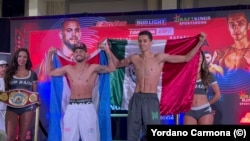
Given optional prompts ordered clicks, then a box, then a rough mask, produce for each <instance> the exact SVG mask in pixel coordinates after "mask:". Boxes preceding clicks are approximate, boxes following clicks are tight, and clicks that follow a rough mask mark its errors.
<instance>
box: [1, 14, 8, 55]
mask: <svg viewBox="0 0 250 141" xmlns="http://www.w3.org/2000/svg"><path fill="white" fill-rule="evenodd" d="M0 31H1V34H0V52H6V53H10V19H9V18H0Z"/></svg>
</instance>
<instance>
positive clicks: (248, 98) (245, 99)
mask: <svg viewBox="0 0 250 141" xmlns="http://www.w3.org/2000/svg"><path fill="white" fill-rule="evenodd" d="M239 98H240V100H241V102H240V105H243V106H244V105H247V106H249V105H250V94H247V93H246V92H245V91H240V92H239Z"/></svg>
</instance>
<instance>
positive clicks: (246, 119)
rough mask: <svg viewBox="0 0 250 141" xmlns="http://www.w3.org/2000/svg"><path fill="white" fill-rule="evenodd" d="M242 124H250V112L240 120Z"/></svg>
mask: <svg viewBox="0 0 250 141" xmlns="http://www.w3.org/2000/svg"><path fill="white" fill-rule="evenodd" d="M240 123H244V124H246V123H248V124H249V123H250V112H248V113H246V114H245V116H244V117H242V118H241V119H240Z"/></svg>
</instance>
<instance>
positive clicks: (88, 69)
mask: <svg viewBox="0 0 250 141" xmlns="http://www.w3.org/2000/svg"><path fill="white" fill-rule="evenodd" d="M99 48H100V49H103V50H105V52H106V55H107V58H108V66H102V65H99V64H88V63H87V62H86V61H87V57H88V55H87V48H86V46H85V44H83V43H77V44H76V45H75V47H74V48H73V58H74V60H75V61H76V65H66V66H63V67H61V68H57V69H54V68H53V65H52V61H51V60H52V55H53V53H55V52H56V49H55V48H50V49H49V52H48V55H49V57H48V60H47V67H48V74H49V75H50V76H62V75H67V77H68V80H69V84H70V87H71V95H70V103H69V105H68V106H67V108H66V111H65V115H64V118H63V128H64V129H63V141H78V140H79V133H80V136H81V139H82V140H84V141H90V140H91V141H99V140H100V135H99V126H98V124H99V123H98V118H97V112H96V110H95V106H94V104H93V103H92V90H93V88H94V84H95V81H96V78H97V75H98V73H109V72H111V71H114V70H115V65H114V64H113V62H112V61H111V59H110V58H111V57H110V50H109V48H107V47H105V46H104V44H101V45H99Z"/></svg>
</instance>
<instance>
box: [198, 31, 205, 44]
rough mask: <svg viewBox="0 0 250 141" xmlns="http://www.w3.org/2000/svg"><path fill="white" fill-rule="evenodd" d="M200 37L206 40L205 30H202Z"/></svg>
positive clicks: (201, 39)
mask: <svg viewBox="0 0 250 141" xmlns="http://www.w3.org/2000/svg"><path fill="white" fill-rule="evenodd" d="M199 39H200V41H202V42H204V41H205V40H206V34H205V33H204V32H201V33H200V37H199Z"/></svg>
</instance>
